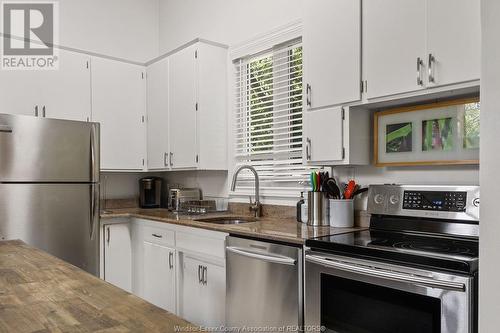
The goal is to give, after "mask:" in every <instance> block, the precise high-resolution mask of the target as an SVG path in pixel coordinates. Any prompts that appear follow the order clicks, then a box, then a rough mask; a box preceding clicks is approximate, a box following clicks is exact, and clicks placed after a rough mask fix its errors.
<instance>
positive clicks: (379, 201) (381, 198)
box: [373, 194, 384, 205]
mask: <svg viewBox="0 0 500 333" xmlns="http://www.w3.org/2000/svg"><path fill="white" fill-rule="evenodd" d="M373 201H375V203H376V204H377V205H380V204H382V203H384V196H383V195H382V194H375V197H374V198H373Z"/></svg>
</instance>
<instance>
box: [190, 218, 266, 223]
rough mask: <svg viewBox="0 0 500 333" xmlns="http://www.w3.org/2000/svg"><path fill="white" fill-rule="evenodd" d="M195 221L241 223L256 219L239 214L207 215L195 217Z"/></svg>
mask: <svg viewBox="0 0 500 333" xmlns="http://www.w3.org/2000/svg"><path fill="white" fill-rule="evenodd" d="M195 221H197V222H205V223H214V224H242V223H251V222H256V221H257V219H256V218H253V217H247V216H245V217H241V216H236V217H235V216H222V217H208V218H203V219H196V220H195Z"/></svg>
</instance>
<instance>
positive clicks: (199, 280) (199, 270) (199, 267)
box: [198, 265, 203, 284]
mask: <svg viewBox="0 0 500 333" xmlns="http://www.w3.org/2000/svg"><path fill="white" fill-rule="evenodd" d="M202 268H203V267H201V265H198V283H199V284H201V282H202V277H201V274H202V273H201V270H202Z"/></svg>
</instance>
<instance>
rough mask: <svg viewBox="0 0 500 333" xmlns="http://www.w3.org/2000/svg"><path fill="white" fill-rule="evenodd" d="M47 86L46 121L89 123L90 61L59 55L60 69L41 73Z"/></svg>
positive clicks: (77, 55)
mask: <svg viewBox="0 0 500 333" xmlns="http://www.w3.org/2000/svg"><path fill="white" fill-rule="evenodd" d="M41 76H42V77H43V82H44V84H43V85H42V86H41V87H40V89H42V90H43V102H39V103H42V104H43V107H45V112H46V117H48V118H56V119H67V120H79V121H89V120H90V110H91V106H90V104H91V97H90V57H89V56H87V55H84V54H81V53H74V52H69V51H65V50H60V51H59V69H58V70H54V71H44V72H43V73H41Z"/></svg>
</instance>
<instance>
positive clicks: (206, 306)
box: [200, 262, 226, 327]
mask: <svg viewBox="0 0 500 333" xmlns="http://www.w3.org/2000/svg"><path fill="white" fill-rule="evenodd" d="M201 265H202V267H203V268H202V269H203V271H204V272H203V274H202V275H203V280H204V282H203V283H202V285H201V293H200V302H201V305H202V311H201V322H202V323H203V325H206V326H212V327H215V326H220V325H224V324H225V317H226V313H225V311H226V270H225V268H224V267H221V266H217V265H213V264H210V263H207V262H201Z"/></svg>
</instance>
